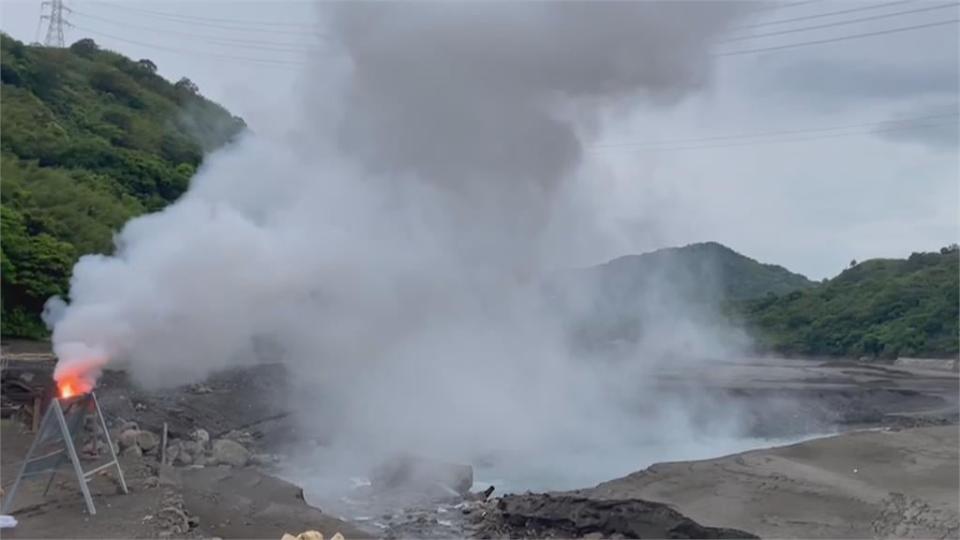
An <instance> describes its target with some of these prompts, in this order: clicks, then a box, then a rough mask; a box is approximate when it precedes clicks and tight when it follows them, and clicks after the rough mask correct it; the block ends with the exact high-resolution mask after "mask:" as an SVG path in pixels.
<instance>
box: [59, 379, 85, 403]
mask: <svg viewBox="0 0 960 540" xmlns="http://www.w3.org/2000/svg"><path fill="white" fill-rule="evenodd" d="M57 387H58V388H59V390H60V397H61V398H63V399H66V398H72V397H73V396H76V395H79V394H83V393H85V391H84V390H83V386H82V385H81V384H80V382H79V381H77V380H76V379H73V378H66V379H63V380H61V381H58V382H57Z"/></svg>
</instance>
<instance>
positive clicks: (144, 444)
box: [136, 430, 160, 452]
mask: <svg viewBox="0 0 960 540" xmlns="http://www.w3.org/2000/svg"><path fill="white" fill-rule="evenodd" d="M136 443H137V446H139V447H140V449H141V450H143V451H144V452H150V451H152V450H154V449H156V448H157V446H159V445H160V437H157V436H156V435H154V434H153V433H152V432H150V431H143V430H140V431H138V432H137V436H136Z"/></svg>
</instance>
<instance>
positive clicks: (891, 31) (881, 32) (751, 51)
mask: <svg viewBox="0 0 960 540" xmlns="http://www.w3.org/2000/svg"><path fill="white" fill-rule="evenodd" d="M957 22H960V19H948V20H945V21H934V22H930V23H926V24H916V25H913V26H902V27H900V28H889V29H887V30H879V31H876V32H866V33H863V34H850V35H846V36H839V37H835V38H829V39H818V40H816V41H802V42H800V43H790V44H787V45H776V46H773V47H761V48H759V49H744V50H739V51H727V52H719V53H713V56H738V55H741V54H754V53H761V52H768V51H779V50H783V49H793V48H795V47H806V46H809V45H820V44H823V43H834V42H836V41H846V40H848V39H860V38H865V37H871V36H881V35H884V34H894V33H897V32H907V31H909V30H919V29H921V28H931V27H934V26H944V25H947V24H955V23H957Z"/></svg>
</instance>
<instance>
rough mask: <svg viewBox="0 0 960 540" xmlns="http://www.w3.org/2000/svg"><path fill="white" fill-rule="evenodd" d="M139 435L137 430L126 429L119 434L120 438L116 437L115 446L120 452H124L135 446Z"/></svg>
mask: <svg viewBox="0 0 960 540" xmlns="http://www.w3.org/2000/svg"><path fill="white" fill-rule="evenodd" d="M139 433H140V430H138V429H128V430H126V431H123V432H121V433H120V436H119V437H117V445H118V446H119V447H120V450H126V449H127V448H129V447H131V446H136V445H137V435H138V434H139Z"/></svg>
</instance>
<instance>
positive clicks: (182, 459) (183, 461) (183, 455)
mask: <svg viewBox="0 0 960 540" xmlns="http://www.w3.org/2000/svg"><path fill="white" fill-rule="evenodd" d="M173 463H175V464H177V465H191V464H193V456H191V455H190V453H189V452H178V453H177V455H176V457H175V458H174V460H173Z"/></svg>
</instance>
